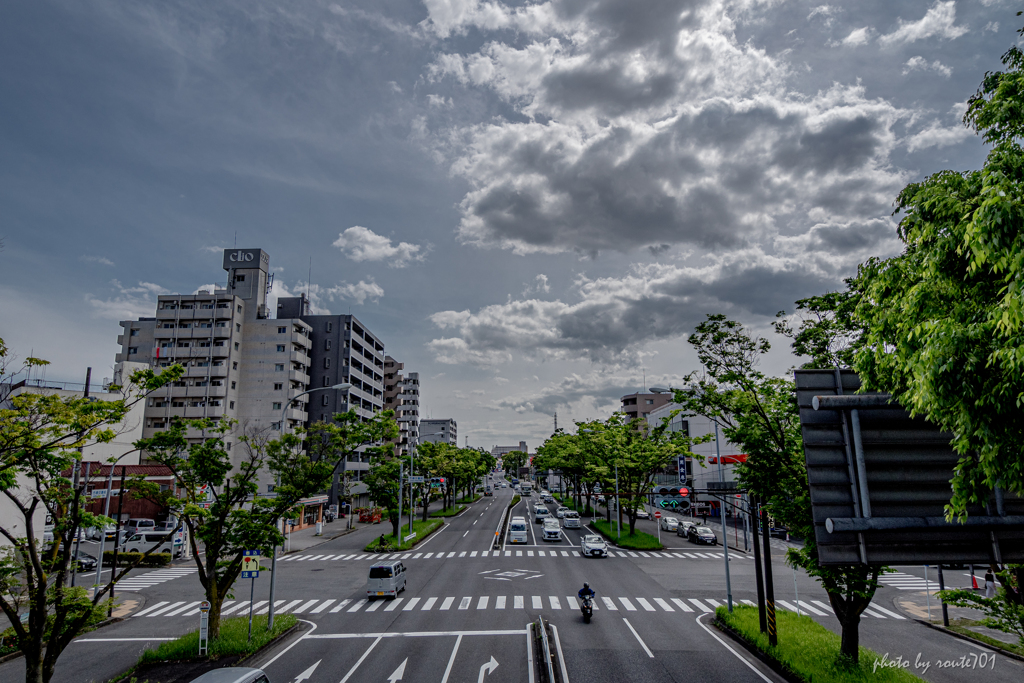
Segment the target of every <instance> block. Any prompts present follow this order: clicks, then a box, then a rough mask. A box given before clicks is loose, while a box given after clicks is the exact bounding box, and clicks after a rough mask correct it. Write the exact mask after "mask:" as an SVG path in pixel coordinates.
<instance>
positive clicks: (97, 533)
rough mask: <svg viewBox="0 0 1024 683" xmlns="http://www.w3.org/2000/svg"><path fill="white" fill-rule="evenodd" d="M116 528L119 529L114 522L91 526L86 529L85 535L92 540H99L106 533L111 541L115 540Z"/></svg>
mask: <svg viewBox="0 0 1024 683" xmlns="http://www.w3.org/2000/svg"><path fill="white" fill-rule="evenodd" d="M116 530H117V527H116V526H115V525H113V524H107V525H105V526H102V527H98V526H94V527H89V528H88V529H86V530H85V537H86V538H87V539H89V540H90V541H98V540H100V537H101V536H103V535H104V534H106V536H107V540H108V541H110V540H113V538H114V532H115V531H116Z"/></svg>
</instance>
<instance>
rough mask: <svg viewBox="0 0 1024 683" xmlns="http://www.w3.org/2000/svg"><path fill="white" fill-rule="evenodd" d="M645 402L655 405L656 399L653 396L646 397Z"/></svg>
mask: <svg viewBox="0 0 1024 683" xmlns="http://www.w3.org/2000/svg"><path fill="white" fill-rule="evenodd" d="M644 403H646V404H647V405H649V406H653V405H654V399H653V398H645V399H644Z"/></svg>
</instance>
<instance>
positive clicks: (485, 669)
mask: <svg viewBox="0 0 1024 683" xmlns="http://www.w3.org/2000/svg"><path fill="white" fill-rule="evenodd" d="M497 668H498V660H497V659H495V658H494V655H491V661H489V662H487V663H486V664H484V665H483V666H481V667H480V677H479V678H477V679H476V681H477V683H484V676H486V675H487V674H489V673H491V672H492V671H494V670H495V669H497Z"/></svg>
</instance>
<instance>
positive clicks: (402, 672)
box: [388, 657, 409, 683]
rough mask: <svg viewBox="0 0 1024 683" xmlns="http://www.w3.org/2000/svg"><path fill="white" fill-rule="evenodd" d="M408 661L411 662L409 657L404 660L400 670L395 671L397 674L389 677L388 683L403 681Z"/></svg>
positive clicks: (399, 667) (399, 666)
mask: <svg viewBox="0 0 1024 683" xmlns="http://www.w3.org/2000/svg"><path fill="white" fill-rule="evenodd" d="M408 661H409V658H408V657H406V658H405V659H404V660H402V663H401V664H399V665H398V668H397V669H395V672H394V673H393V674H391V675H390V676H388V683H395V681H400V680H402V676H404V675H405V664H406V662H408Z"/></svg>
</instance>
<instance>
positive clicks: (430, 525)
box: [363, 519, 444, 553]
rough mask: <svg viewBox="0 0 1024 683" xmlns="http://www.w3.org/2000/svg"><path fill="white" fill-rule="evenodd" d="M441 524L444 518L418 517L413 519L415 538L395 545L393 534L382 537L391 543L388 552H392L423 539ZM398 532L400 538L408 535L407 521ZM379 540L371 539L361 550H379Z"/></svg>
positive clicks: (409, 546) (405, 548)
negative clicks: (421, 518)
mask: <svg viewBox="0 0 1024 683" xmlns="http://www.w3.org/2000/svg"><path fill="white" fill-rule="evenodd" d="M442 524H444V520H441V519H428V520H427V521H425V522H424V521H423V520H419V519H415V520H413V522H412V531H413V533H415V534H416V538H411V539H409V540H408V541H403V542H402V544H401V545H396V544H395V537H394V536H385V537H384V538H385V539H387V541H388V542H389V543H390V544H391V550H390V551H389V552H393V553H394V552H398V551H399V550H408V549H410V548H412V547H413V546H414V545H416V544H417V543H419V542H420V541H422V540H423V539H425V538H426V537H427V536H429V535H430V534H432V533H434V532H435V531H437V530H438V528H440V526H441V525H442ZM400 533H401V535H402V538H405V537H406V536H408V535H409V524H408V523H405V524H403V525H402V527H401V532H400ZM379 542H380V539H379V538H376V539H374V540H373V542H372V543H370V544H369V545H367V546H366V547H365V548H363V550H365V551H366V552H368V553H375V552H379V546H378V543H379Z"/></svg>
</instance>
